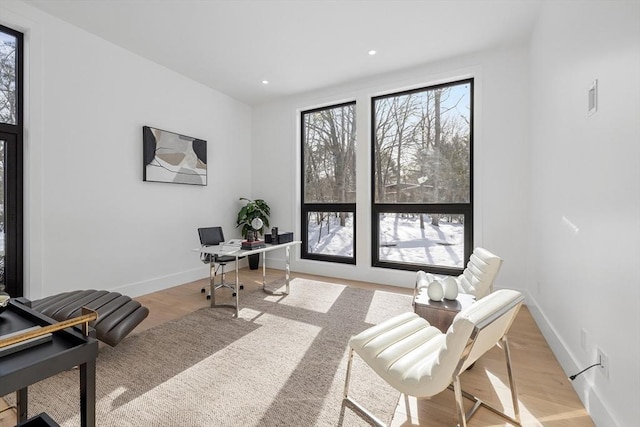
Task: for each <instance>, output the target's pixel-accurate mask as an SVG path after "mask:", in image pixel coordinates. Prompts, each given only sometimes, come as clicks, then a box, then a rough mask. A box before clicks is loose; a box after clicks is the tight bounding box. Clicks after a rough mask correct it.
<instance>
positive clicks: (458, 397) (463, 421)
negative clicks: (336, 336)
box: [344, 296, 524, 427]
mask: <svg viewBox="0 0 640 427" xmlns="http://www.w3.org/2000/svg"><path fill="white" fill-rule="evenodd" d="M523 300H524V297H523V296H521V297H520V298H518V299H516V300H514V301H513V302H512V303H511V304H509V305H506V306H504V307H503V308H502V309H501V310H500V311H498V312H496V313H494V314H493V316H491V317H489V318H487V319H485V320H484V321H483V322H482V323H479V324H477V325H475V326H474V328H473V331H472V333H471V337H470V338H469V341H468V342H467V345H466V346H465V348H464V351H463V352H462V355H461V357H460V360H459V361H458V364H457V366H456V368H455V370H454V374H453V377H452V383H451V385H449V387H448V388H449V389H453V392H454V396H455V402H456V412H457V417H458V423H459V424H458V425H459V426H461V427H466V426H467V419H470V418H471V417H472V416H473V415H474V414H475V413H476V411H477V410H478V409H479V408H480V407H481V406H484V407H485V408H487V409H489V410H490V411H492V412H494V413H495V414H497V415H499V416H501V417H503V418H505V419H506V420H508V421H509V422H511V423H513V424H515V425H518V426H521V425H522V423H521V420H520V407H519V405H518V395H517V390H516V383H515V380H514V378H513V370H512V363H511V352H510V350H509V341H508V339H507V332H508V331H509V329H510V328H511V325H512V324H513V321H514V320H515V317H516V315H517V314H518V311H519V310H520V306H521V304H522V302H523ZM514 308H515V309H516V312H515V313H513V316H512V318H511V322H510V323H509V324H508V325H507V327H506V329H505V333H504V335H503V336H502V337H501V338H500V341H499V343H500V344H501V346H502V348H503V349H504V355H505V362H506V365H507V375H508V376H509V388H510V390H511V400H512V403H513V409H514V416H513V417H511V416H510V415H507V414H506V413H505V412H503V411H501V410H499V409H498V408H497V407H495V406H494V405H492V404H490V403H487V402H485V401H483V400H481V399H479V398H478V397H476V396H474V395H472V394H471V393H468V392H466V391H464V390H462V387H461V385H460V375H462V373H463V372H464V371H465V370H466V368H465V370H463V367H464V365H465V362H466V360H467V358H468V357H469V355H470V354H471V351H472V350H473V347H474V345H475V344H476V342H477V340H478V336H479V335H480V332H482V330H483V329H485V328H486V327H488V326H489V325H491V324H492V323H493V322H495V321H496V320H498V319H500V318H501V317H502V316H503V315H505V314H507V313H508V312H509V311H511V310H512V309H514ZM497 344H498V343H496V345H497ZM353 354H354V349H353V347H351V346H350V348H349V360H348V363H347V377H346V380H345V385H344V401H346V402H349V403H351V404H352V405H353V406H354V407H355V408H356V409H357V410H358V411H359V412H360V413H361V414H362V415H364V416H365V417H366V418H368V419H369V420H370V421H371V422H372V423H373V424H374V425H376V426H379V427H386V424H385V423H383V422H382V421H380V419H379V418H377V417H376V416H375V415H374V414H373V413H371V411H369V410H368V409H366V408H365V407H363V406H362V405H361V404H360V403H358V402H357V401H355V400H354V399H353V398H351V397H350V396H349V382H350V380H351V365H352V363H353ZM418 397H419V396H418ZM463 397H465V398H467V399H469V400H471V401H473V402H474V405H473V407H472V408H471V409H470V410H469V411H468V412H466V413H465V410H464V401H463Z"/></svg>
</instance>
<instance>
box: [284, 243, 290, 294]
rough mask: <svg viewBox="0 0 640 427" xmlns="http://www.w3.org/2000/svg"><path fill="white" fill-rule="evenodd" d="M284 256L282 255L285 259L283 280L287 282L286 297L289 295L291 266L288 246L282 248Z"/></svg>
mask: <svg viewBox="0 0 640 427" xmlns="http://www.w3.org/2000/svg"><path fill="white" fill-rule="evenodd" d="M284 251H285V254H284V258H285V259H286V261H285V264H286V265H285V266H284V278H285V281H286V282H287V295H289V291H290V288H289V279H290V276H291V268H290V267H289V266H290V265H291V248H290V247H289V246H287V247H286V248H284Z"/></svg>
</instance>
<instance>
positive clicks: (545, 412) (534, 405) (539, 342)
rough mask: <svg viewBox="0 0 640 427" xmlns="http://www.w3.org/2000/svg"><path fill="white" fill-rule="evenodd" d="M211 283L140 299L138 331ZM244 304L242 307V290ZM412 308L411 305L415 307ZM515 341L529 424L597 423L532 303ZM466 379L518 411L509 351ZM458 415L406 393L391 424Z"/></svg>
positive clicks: (253, 277)
mask: <svg viewBox="0 0 640 427" xmlns="http://www.w3.org/2000/svg"><path fill="white" fill-rule="evenodd" d="M281 273H282V272H280V271H277V270H269V269H267V277H268V278H269V277H278V276H281ZM292 276H293V277H303V278H309V279H317V280H321V281H324V282H331V283H341V284H345V285H349V286H354V287H360V288H366V289H372V290H384V291H389V292H398V293H403V294H409V295H410V294H412V291H411V290H410V289H402V288H396V287H392V286H382V285H374V284H370V283H365V282H356V281H349V280H343V279H333V278H329V277H321V276H312V275H308V274H300V273H293V274H292ZM240 280H241V282H242V283H243V284H244V286H245V288H246V289H247V290H248V289H250V288H258V287H261V286H262V270H253V271H252V270H248V269H242V270H240ZM207 282H208V281H206V280H200V281H197V282H192V283H187V284H184V285H181V286H176V287H173V288H169V289H165V290H162V291H159V292H154V293H152V294H148V295H144V296H141V297H139V298H136V300H138V301H139V302H140V303H141V304H143V305H144V306H146V307H148V308H149V311H150V313H149V316H148V317H147V319H145V320H144V321H143V322H142V323H141V324H140V325H139V326H138V328H136V330H135V331H134V332H133V333H140V332H142V331H144V330H146V329H149V328H152V327H154V326H157V325H159V324H162V323H164V322H167V321H170V320H172V319H176V318H178V317H181V316H184V315H186V314H188V313H191V312H193V311H195V310H198V309H199V308H203V307H207V306H208V305H209V301H207V300H206V298H205V297H204V295H203V294H201V293H200V289H201V288H202V286H204V285H205V284H206V283H207ZM240 304H241V305H242V294H241V295H240ZM407 308H408V309H409V310H410V309H411V307H407ZM219 310H230V309H227V308H221V309H219ZM509 344H510V348H511V357H512V363H513V370H514V375H515V380H516V385H517V388H518V400H519V405H520V413H521V417H522V425H523V426H552V427H561V426H567V427H569V426H571V427H581V426H585V427H586V426H593V425H594V424H593V422H592V421H591V418H590V417H589V415H588V413H587V412H586V410H585V408H584V406H583V405H582V403H581V402H580V400H579V399H578V396H577V395H576V393H575V391H574V390H573V388H572V387H571V384H570V381H569V380H568V379H567V377H566V375H565V374H564V372H563V371H562V369H561V367H560V365H559V364H558V362H557V360H556V359H555V357H554V356H553V353H552V352H551V350H550V349H549V346H548V345H547V343H546V341H545V340H544V338H543V337H542V335H541V333H540V330H539V329H538V327H537V326H536V324H535V322H534V320H533V318H532V317H531V314H530V313H529V310H528V309H527V308H526V307H523V308H522V309H521V310H520V313H519V314H518V317H517V318H516V321H515V322H514V324H513V326H512V328H511V331H510V333H509ZM461 381H462V387H463V389H465V390H466V391H469V392H470V393H472V394H474V395H476V396H478V397H480V398H482V399H484V400H486V401H488V402H491V403H494V404H495V405H496V406H497V407H504V408H506V409H505V411H506V412H507V413H508V414H513V410H512V405H511V397H510V394H509V388H508V385H507V384H508V380H507V375H506V369H505V362H504V352H503V351H502V350H501V349H499V348H497V347H496V348H494V349H493V350H491V351H489V352H488V353H487V354H486V355H485V356H484V357H483V358H481V359H480V360H479V361H478V362H476V364H475V366H474V367H473V369H470V370H468V371H467V372H465V373H464V374H463V375H462V380H461ZM4 408H6V404H5V403H4V401H3V400H2V399H0V427H5V426H13V425H15V409H12V408H9V409H6V410H4ZM454 419H455V406H454V397H453V392H451V391H448V390H447V391H445V392H443V393H441V394H439V395H437V396H435V397H433V398H431V399H420V400H418V399H416V398H413V397H408V396H405V395H401V397H400V401H399V403H398V406H397V408H396V411H395V414H394V417H393V420H392V423H391V425H392V426H395V427H411V426H429V427H432V426H450V425H454ZM468 425H469V426H470V427H476V426H505V425H511V424H509V423H508V422H506V421H505V420H503V419H502V418H500V417H499V416H497V415H495V414H493V413H492V412H490V411H488V410H486V409H484V408H481V409H480V410H478V412H477V413H476V415H475V416H474V417H473V418H472V419H471V420H470V421H469V422H468ZM345 427H346V426H345Z"/></svg>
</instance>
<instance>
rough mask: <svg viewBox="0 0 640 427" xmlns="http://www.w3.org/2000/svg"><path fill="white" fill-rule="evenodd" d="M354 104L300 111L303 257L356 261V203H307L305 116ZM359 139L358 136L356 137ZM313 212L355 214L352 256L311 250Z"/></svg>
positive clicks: (301, 255) (342, 261)
mask: <svg viewBox="0 0 640 427" xmlns="http://www.w3.org/2000/svg"><path fill="white" fill-rule="evenodd" d="M349 105H352V106H353V107H354V111H355V107H356V101H355V100H353V101H348V102H342V103H339V104H331V105H325V106H323V107H317V108H312V109H309V110H303V111H301V112H300V229H301V230H300V235H301V236H302V248H301V251H300V257H301V259H308V260H314V261H326V262H334V263H340V264H352V265H355V263H356V249H357V248H356V241H357V239H356V233H357V226H356V203H355V202H349V203H321V202H313V203H307V202H305V161H304V158H305V143H306V141H305V125H304V123H305V121H304V117H305V115H306V114H312V113H316V112H319V111H323V110H330V109H334V108H341V107H345V106H349ZM356 140H357V137H356ZM311 212H344V213H347V214H351V215H352V216H353V242H352V246H353V252H352V256H349V257H347V256H338V255H327V254H318V253H313V252H309V246H308V241H309V234H308V231H309V227H308V224H307V218H308V215H309V213H311Z"/></svg>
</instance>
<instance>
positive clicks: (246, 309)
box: [29, 279, 411, 427]
mask: <svg viewBox="0 0 640 427" xmlns="http://www.w3.org/2000/svg"><path fill="white" fill-rule="evenodd" d="M242 292H243V293H242V294H241V298H240V303H241V307H242V310H241V312H240V318H239V319H235V318H233V317H232V313H233V310H231V309H227V308H218V309H210V308H206V309H201V310H198V311H197V312H195V313H192V314H190V315H188V316H185V317H183V318H180V319H177V320H174V321H171V322H169V323H167V324H164V325H160V326H158V327H156V328H153V329H150V330H148V331H145V332H142V333H141V334H139V335H133V336H130V337H128V338H127V339H125V340H124V341H123V342H121V343H120V344H119V345H118V347H116V348H103V349H102V350H101V351H100V355H99V357H98V361H97V404H96V412H97V419H96V422H97V425H98V426H100V427H101V426H118V427H120V426H145V427H146V426H349V427H350V426H366V425H368V423H367V422H366V421H364V420H363V419H362V418H361V417H360V416H359V415H358V413H357V412H354V410H353V409H352V408H351V407H350V406H345V405H343V404H342V397H343V396H342V395H343V391H344V380H345V374H346V366H347V351H348V345H347V343H348V340H349V338H350V337H351V336H352V335H354V334H356V333H358V332H360V331H362V330H364V329H366V328H368V327H369V326H371V325H373V324H376V323H379V322H380V321H382V320H384V319H387V318H389V317H391V316H394V315H396V314H399V313H402V312H406V311H409V310H411V299H410V297H408V296H405V295H397V294H392V293H388V292H381V291H371V290H364V289H357V288H350V287H347V286H343V285H338V284H330V283H322V282H316V281H310V280H305V279H294V280H292V282H291V294H290V295H288V296H285V297H282V296H271V295H267V294H265V293H264V292H262V290H256V291H242ZM78 377H79V375H78V371H71V372H65V373H63V374H60V375H58V376H56V377H53V378H50V379H48V380H45V381H42V382H40V383H38V384H35V385H33V386H31V387H30V388H29V404H30V406H29V414H30V416H32V415H35V414H38V413H40V412H47V413H48V414H49V415H51V416H52V417H53V419H54V420H56V421H57V422H58V423H60V424H61V425H62V426H77V425H80V420H79V409H78V408H79V407H78V402H79V400H78V399H79V397H78V396H79V394H78V381H79V380H78ZM350 395H352V396H353V397H354V398H355V399H356V400H358V401H360V402H361V403H362V404H364V405H365V406H366V407H367V408H369V409H370V410H372V412H373V413H374V414H376V415H377V416H378V417H379V418H380V419H382V420H383V421H389V420H390V419H391V417H392V416H393V412H394V410H395V407H396V404H397V402H398V398H399V393H398V392H397V391H395V390H394V389H392V388H391V387H390V386H388V385H387V384H386V383H384V382H383V381H382V380H380V378H379V377H378V376H377V375H376V374H375V373H374V372H373V371H371V370H370V368H369V367H368V366H366V365H365V364H364V362H362V360H361V359H359V358H358V357H357V356H356V357H354V367H353V372H352V380H351V388H350Z"/></svg>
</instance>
